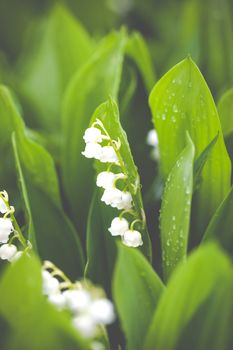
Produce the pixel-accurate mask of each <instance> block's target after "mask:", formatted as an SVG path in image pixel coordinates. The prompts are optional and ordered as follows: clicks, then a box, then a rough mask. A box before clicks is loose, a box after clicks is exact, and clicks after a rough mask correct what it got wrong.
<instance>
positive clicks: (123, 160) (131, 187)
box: [86, 98, 151, 260]
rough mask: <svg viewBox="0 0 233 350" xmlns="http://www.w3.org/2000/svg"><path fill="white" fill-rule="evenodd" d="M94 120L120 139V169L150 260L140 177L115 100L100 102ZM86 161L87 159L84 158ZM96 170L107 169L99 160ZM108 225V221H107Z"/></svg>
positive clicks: (145, 253) (113, 138)
mask: <svg viewBox="0 0 233 350" xmlns="http://www.w3.org/2000/svg"><path fill="white" fill-rule="evenodd" d="M96 120H100V121H101V122H102V123H103V125H104V128H105V129H106V131H107V132H108V134H109V136H110V138H111V139H112V140H119V141H120V149H119V154H118V158H119V157H120V168H121V169H120V170H119V169H118V171H119V172H123V173H124V174H125V175H126V176H127V178H126V181H125V184H126V185H127V190H128V191H129V192H130V193H131V195H132V198H133V209H134V211H135V214H134V216H133V218H132V217H131V219H132V221H133V220H134V219H137V220H140V221H141V222H140V223H139V224H138V229H139V231H140V232H141V234H142V240H143V245H142V247H140V249H141V250H142V251H143V253H144V255H145V256H146V257H147V258H148V259H149V260H151V242H150V238H149V234H148V230H147V225H146V219H145V213H144V208H143V202H142V196H141V188H140V178H139V175H138V171H137V167H136V166H135V164H134V160H133V157H132V154H131V151H130V146H129V143H128V140H127V136H126V133H125V131H124V130H123V129H122V126H121V124H120V118H119V110H118V107H117V104H116V102H115V101H114V100H113V99H112V98H109V100H108V101H107V102H105V103H103V104H101V105H100V106H99V107H98V108H97V109H96V111H95V113H94V114H93V116H92V118H91V124H92V123H94V122H95V121H96ZM86 161H87V160H86ZM96 169H97V172H100V171H103V170H107V166H106V164H105V165H103V164H102V163H100V162H98V161H97V162H96ZM109 226H110V222H109Z"/></svg>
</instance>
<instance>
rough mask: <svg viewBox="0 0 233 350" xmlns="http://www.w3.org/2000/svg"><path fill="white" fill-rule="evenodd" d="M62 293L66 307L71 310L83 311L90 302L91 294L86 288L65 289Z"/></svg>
mask: <svg viewBox="0 0 233 350" xmlns="http://www.w3.org/2000/svg"><path fill="white" fill-rule="evenodd" d="M63 295H64V297H65V301H66V306H67V308H68V309H70V310H71V311H73V312H83V311H84V310H86V309H87V308H88V307H89V305H90V303H91V295H90V293H89V292H88V291H86V290H66V291H65V292H64V293H63Z"/></svg>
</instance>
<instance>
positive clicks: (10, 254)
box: [0, 244, 17, 261]
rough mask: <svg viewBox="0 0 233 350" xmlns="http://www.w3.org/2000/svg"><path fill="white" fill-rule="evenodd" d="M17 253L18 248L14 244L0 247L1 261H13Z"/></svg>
mask: <svg viewBox="0 0 233 350" xmlns="http://www.w3.org/2000/svg"><path fill="white" fill-rule="evenodd" d="M16 253H17V248H16V246H15V245H14V244H3V245H2V246H1V247H0V259H2V260H8V261H12V259H13V258H14V256H15V254H16Z"/></svg>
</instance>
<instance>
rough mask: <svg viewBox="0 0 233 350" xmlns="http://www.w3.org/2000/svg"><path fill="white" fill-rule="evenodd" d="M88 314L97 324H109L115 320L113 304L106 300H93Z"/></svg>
mask: <svg viewBox="0 0 233 350" xmlns="http://www.w3.org/2000/svg"><path fill="white" fill-rule="evenodd" d="M89 312H90V314H91V316H92V317H93V319H94V320H95V321H96V322H97V323H103V324H110V323H112V322H113V321H114V319H115V313H114V308H113V304H112V303H111V301H110V300H108V299H97V300H94V301H93V303H92V305H91V307H90V311H89Z"/></svg>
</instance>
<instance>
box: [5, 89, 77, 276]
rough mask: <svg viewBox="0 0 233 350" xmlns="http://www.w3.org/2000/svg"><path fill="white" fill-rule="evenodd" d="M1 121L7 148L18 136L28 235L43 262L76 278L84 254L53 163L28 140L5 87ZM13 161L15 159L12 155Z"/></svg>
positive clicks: (16, 152)
mask: <svg viewBox="0 0 233 350" xmlns="http://www.w3.org/2000/svg"><path fill="white" fill-rule="evenodd" d="M0 119H1V121H2V123H3V124H4V123H6V125H7V127H6V131H7V133H6V137H7V138H6V143H8V147H9V146H10V144H11V133H12V132H14V133H15V136H14V138H13V150H14V157H15V163H16V168H17V171H18V179H19V183H20V185H21V192H22V196H23V199H24V204H25V209H26V214H27V218H26V219H27V220H26V221H27V224H28V227H27V230H28V232H26V234H28V238H29V239H30V241H31V243H32V244H33V247H34V248H35V249H36V248H37V249H38V252H39V255H40V256H41V257H42V258H44V259H52V260H53V261H54V262H55V263H58V264H59V263H60V266H61V267H62V268H63V269H64V270H65V271H66V272H67V273H70V274H71V275H72V276H75V277H76V276H77V275H80V274H81V273H82V271H83V257H82V250H81V246H80V242H79V239H78V235H77V233H76V231H75V229H74V228H73V226H72V224H71V223H70V222H69V220H68V219H67V217H66V216H65V214H64V212H63V209H62V205H61V201H60V193H59V187H58V179H57V174H56V170H55V166H54V162H53V160H52V157H51V156H50V155H49V153H48V152H47V151H46V150H45V149H43V147H42V146H40V145H38V144H36V143H35V142H33V141H32V140H30V139H29V138H28V137H27V136H26V134H25V127H24V124H23V121H22V119H21V117H20V115H19V113H18V110H17V109H16V107H15V105H14V103H13V101H12V98H11V95H10V93H9V91H8V90H7V88H5V87H0ZM10 157H12V158H13V155H12V152H11V153H10ZM61 251H62V252H63V253H62V254H61Z"/></svg>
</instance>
